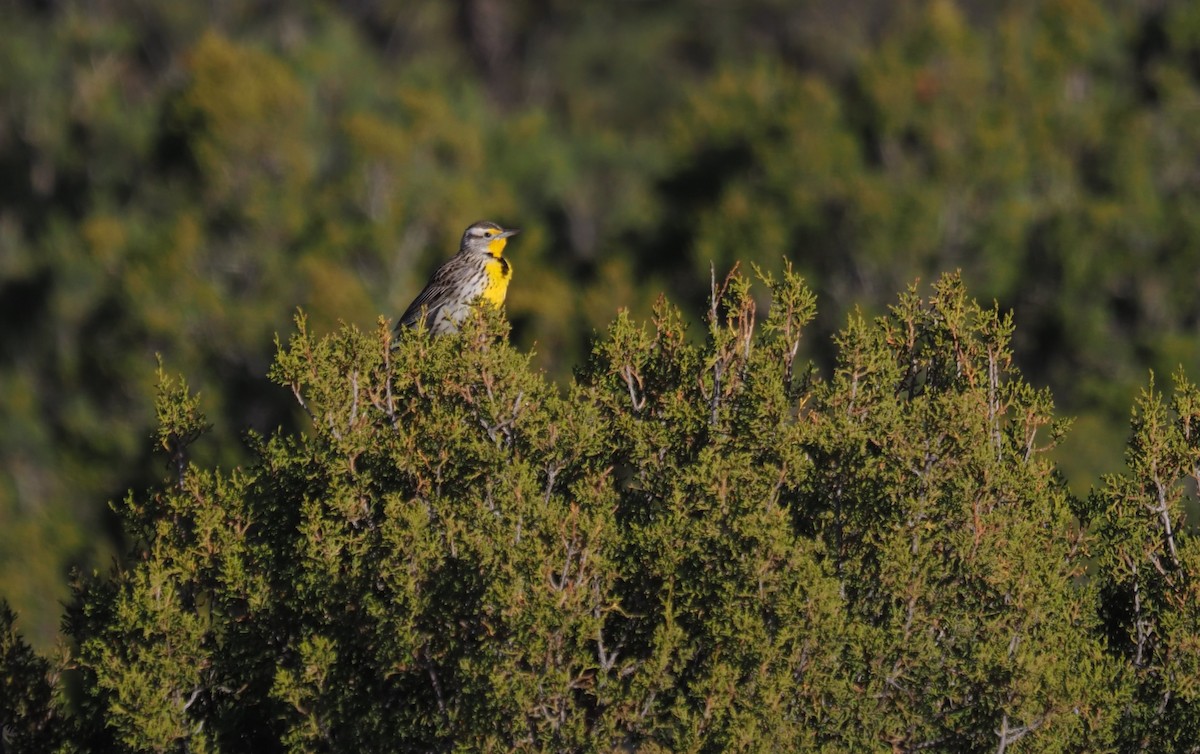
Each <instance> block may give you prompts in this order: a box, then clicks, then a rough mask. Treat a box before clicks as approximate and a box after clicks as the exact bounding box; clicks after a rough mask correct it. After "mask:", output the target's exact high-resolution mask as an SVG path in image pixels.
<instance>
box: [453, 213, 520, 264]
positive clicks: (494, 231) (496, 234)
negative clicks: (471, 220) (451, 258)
mask: <svg viewBox="0 0 1200 754" xmlns="http://www.w3.org/2000/svg"><path fill="white" fill-rule="evenodd" d="M520 232H521V230H520V229H519V228H509V229H507V230H505V229H504V228H501V227H500V226H499V225H497V224H496V223H492V222H487V221H486V220H484V221H481V222H477V223H475V224H474V225H472V226H471V227H469V228H467V230H466V232H465V233H463V237H462V245H461V246H460V250H461V251H468V250H470V251H485V252H487V253H488V254H491V255H492V256H494V257H496V258H497V259H499V258H500V255H501V254H503V253H504V247H505V245H507V244H508V239H509V237H510V236H515V235H516V234H518V233H520Z"/></svg>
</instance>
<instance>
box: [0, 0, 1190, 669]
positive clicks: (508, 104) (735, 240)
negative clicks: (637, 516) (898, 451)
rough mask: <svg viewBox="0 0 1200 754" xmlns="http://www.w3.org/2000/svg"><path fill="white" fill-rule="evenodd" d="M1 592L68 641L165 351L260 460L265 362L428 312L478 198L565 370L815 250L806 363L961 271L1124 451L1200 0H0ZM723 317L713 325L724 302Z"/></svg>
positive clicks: (215, 447) (1171, 337)
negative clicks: (71, 585) (305, 328)
mask: <svg viewBox="0 0 1200 754" xmlns="http://www.w3.org/2000/svg"><path fill="white" fill-rule="evenodd" d="M0 14H2V16H3V19H4V24H3V25H4V32H3V33H2V34H0V595H4V596H5V597H7V598H8V599H9V600H10V601H11V602H12V604H13V606H14V607H15V608H16V609H17V610H18V611H19V613H20V625H21V627H22V629H23V630H24V632H25V633H26V634H27V635H28V637H29V638H30V639H31V640H32V641H33V642H34V643H35V645H37V646H41V647H46V646H48V645H49V644H50V643H51V642H53V641H54V637H55V635H56V631H57V628H58V620H59V615H60V612H61V610H60V601H61V600H63V599H64V598H65V596H66V594H67V583H68V576H67V574H68V571H69V569H70V568H71V567H72V566H79V567H83V568H87V569H90V568H94V567H100V568H104V567H107V564H108V563H109V562H110V561H111V559H112V558H113V557H114V556H115V554H116V553H118V552H120V550H121V548H122V546H123V543H122V542H121V541H120V539H119V537H120V535H119V533H118V532H116V531H114V527H113V525H112V524H111V520H110V518H109V516H108V501H110V500H113V499H116V498H121V497H123V496H124V495H125V494H126V493H127V491H128V490H129V489H135V490H136V489H141V488H144V487H145V486H147V485H149V484H152V483H153V482H154V481H155V480H157V479H160V478H162V477H163V476H164V474H165V473H166V469H165V467H164V465H163V461H162V459H161V458H158V457H156V456H154V455H153V453H152V451H153V448H152V442H151V434H152V427H151V420H152V411H153V378H154V372H155V365H156V364H155V354H156V353H160V354H162V356H163V359H164V362H165V364H166V367H167V368H168V370H169V371H177V372H182V373H183V374H185V375H186V376H187V377H188V379H189V381H190V382H191V383H192V385H193V387H194V388H196V389H198V390H199V391H200V392H201V394H202V398H203V405H204V408H205V410H206V411H207V412H208V414H209V416H210V418H211V419H212V420H213V422H214V424H215V425H216V426H215V430H214V432H213V434H212V435H210V436H209V438H208V439H207V440H205V441H203V442H201V443H200V444H199V445H198V446H197V453H198V454H199V457H197V458H196V460H197V461H200V462H203V463H209V464H213V463H216V464H221V465H223V466H226V467H228V466H231V465H236V464H237V463H239V460H240V458H241V448H242V447H243V442H242V439H241V435H242V433H243V432H244V431H246V430H247V429H251V428H253V429H257V430H260V431H271V430H273V429H274V428H276V427H280V426H282V427H284V428H294V427H295V426H296V417H295V415H294V412H293V409H292V400H291V397H290V396H289V395H286V394H285V393H284V392H283V391H281V390H279V389H278V388H276V387H274V386H272V385H271V384H269V383H268V381H267V380H266V378H265V374H266V371H267V368H268V365H269V363H270V361H271V359H272V356H273V354H274V346H273V339H274V337H275V335H276V333H283V334H286V333H287V332H288V331H289V330H290V328H291V317H292V315H293V313H294V311H295V309H296V308H297V307H302V308H303V309H304V310H305V311H306V312H307V313H308V314H309V315H310V318H311V319H310V322H311V323H312V325H313V327H314V329H316V330H318V331H321V330H327V329H330V328H332V327H334V326H335V325H336V323H337V322H338V321H339V320H341V321H347V322H352V323H355V324H358V325H359V326H361V327H373V326H374V322H375V320H376V318H377V317H378V316H379V315H380V314H383V315H386V316H390V317H394V316H396V315H397V314H398V313H399V312H400V311H402V310H403V308H404V306H405V305H406V304H407V303H408V301H409V300H410V299H411V298H412V296H413V295H414V294H415V293H416V292H417V291H418V290H419V288H420V286H421V285H422V284H423V282H424V279H425V278H426V276H427V275H428V274H429V273H430V271H431V270H432V269H433V268H434V267H435V266H436V265H437V264H438V263H440V262H441V261H442V260H444V259H445V258H446V257H447V256H449V254H451V253H452V252H453V251H454V249H455V248H456V244H457V240H458V237H459V235H460V234H461V233H462V230H463V228H464V227H465V226H466V225H467V224H468V223H470V222H472V221H474V220H478V219H485V218H486V219H492V220H495V221H497V222H500V223H503V224H510V225H515V226H520V227H523V228H524V229H525V233H524V234H522V235H521V236H520V237H519V238H517V239H516V240H515V241H514V242H513V243H512V244H511V245H510V247H509V248H510V258H511V259H512V261H513V263H514V265H515V268H516V277H515V279H514V282H513V285H512V287H511V288H510V294H509V305H508V313H509V317H510V319H511V320H512V322H513V324H514V339H515V340H516V342H517V343H518V345H519V346H520V347H522V348H533V349H534V350H535V351H536V353H537V356H536V359H537V363H538V364H539V365H540V366H541V367H543V368H544V369H545V370H546V371H547V372H548V373H549V374H550V375H552V376H553V377H554V378H555V379H559V380H562V381H566V380H568V379H569V378H570V374H571V370H572V368H573V367H574V366H575V365H577V364H579V363H580V362H581V360H582V359H583V358H584V356H585V354H586V353H587V350H588V347H589V340H590V339H591V338H592V337H593V335H594V333H595V332H596V330H597V329H601V330H602V329H603V328H604V327H605V326H606V325H607V323H608V322H609V321H610V320H611V319H612V317H613V316H614V314H615V313H616V311H617V310H618V309H619V308H621V307H628V308H630V309H631V310H633V312H634V313H635V315H636V316H645V315H646V314H647V313H648V311H649V306H650V304H651V302H653V300H654V299H655V298H656V297H657V296H658V295H659V294H660V293H663V292H665V293H666V294H667V295H668V296H669V297H671V298H672V299H673V300H674V301H676V302H677V303H679V304H681V305H682V306H684V307H685V308H686V309H688V310H689V311H691V312H692V313H694V314H695V315H696V316H699V312H700V310H701V309H702V307H703V303H704V297H705V295H706V294H707V291H708V287H709V268H710V264H712V265H715V266H716V269H717V270H718V271H719V272H723V271H724V270H726V269H727V268H728V267H729V266H731V265H732V264H734V263H735V262H741V263H743V264H748V263H751V262H755V263H758V264H760V265H762V266H763V267H765V268H767V269H777V268H778V267H779V266H780V265H781V264H782V260H783V259H784V258H787V259H790V260H792V261H793V262H794V264H795V265H796V266H797V268H798V269H799V270H801V271H802V272H803V273H804V275H805V276H806V277H807V278H808V279H809V281H810V283H811V284H812V285H813V287H814V288H815V289H816V291H817V292H818V293H819V294H820V301H819V303H820V308H821V315H820V318H819V319H818V321H817V325H816V327H815V330H814V332H812V333H811V336H810V338H809V339H808V341H807V343H808V347H809V348H810V349H811V351H810V353H809V354H808V356H809V358H811V359H813V360H815V361H816V363H817V364H818V365H820V364H824V363H826V362H827V360H828V358H829V354H830V352H831V349H832V345H831V341H830V338H829V335H830V334H831V333H833V332H835V331H836V330H837V329H838V327H839V326H840V325H841V324H842V323H843V322H844V321H845V316H846V313H847V311H849V310H850V309H852V308H854V307H860V308H861V309H863V310H864V311H867V312H878V311H882V310H883V308H884V307H886V306H887V305H888V304H889V303H890V302H892V301H893V300H894V299H895V295H896V293H897V292H899V291H900V290H902V289H903V288H904V287H905V286H906V285H908V284H909V283H911V282H912V281H914V280H916V279H918V278H919V279H922V280H926V281H928V280H930V279H931V277H932V276H933V275H935V274H936V273H938V272H941V271H945V270H953V269H956V268H961V269H962V270H963V273H964V277H965V279H966V281H967V283H968V285H969V289H970V291H971V292H972V293H973V294H974V295H975V296H977V297H979V298H980V299H982V300H984V301H991V300H993V299H994V300H996V301H997V302H998V304H999V306H1000V307H1002V308H1004V309H1012V310H1013V311H1014V312H1015V317H1016V322H1017V343H1016V345H1017V361H1018V363H1019V365H1020V366H1021V368H1022V369H1023V370H1024V371H1025V372H1026V374H1027V375H1028V376H1029V377H1030V378H1031V380H1032V381H1033V382H1034V383H1035V384H1039V385H1049V386H1050V387H1051V388H1052V389H1053V391H1054V394H1055V396H1056V399H1057V402H1058V405H1059V407H1060V412H1061V413H1063V414H1066V415H1072V416H1076V417H1078V422H1077V424H1076V428H1075V430H1074V432H1073V433H1072V434H1071V436H1070V438H1069V440H1068V442H1067V444H1066V445H1065V446H1064V448H1063V449H1062V452H1061V463H1062V465H1063V469H1064V471H1065V472H1066V473H1067V475H1068V477H1069V478H1070V480H1071V482H1072V484H1073V485H1074V486H1075V488H1076V489H1077V490H1086V489H1087V488H1088V486H1089V485H1090V484H1091V482H1092V481H1093V480H1094V478H1095V476H1096V475H1097V474H1098V473H1099V472H1100V471H1103V470H1116V469H1117V468H1119V465H1120V463H1121V453H1122V448H1123V441H1124V436H1125V433H1126V425H1127V419H1128V413H1129V406H1130V405H1131V403H1132V399H1133V397H1134V395H1135V393H1136V390H1137V388H1138V386H1139V385H1141V384H1143V383H1144V382H1145V381H1146V377H1147V372H1148V370H1149V369H1154V370H1156V371H1158V372H1160V373H1163V374H1164V375H1165V374H1167V373H1169V372H1170V371H1171V370H1173V369H1174V368H1175V366H1176V365H1178V364H1183V365H1184V366H1185V367H1187V368H1189V369H1191V370H1192V373H1193V377H1195V374H1196V371H1195V367H1196V366H1197V359H1198V356H1200V342H1198V339H1197V320H1198V318H1200V300H1198V298H1197V295H1196V291H1197V283H1198V282H1200V4H1196V3H1185V2H1180V3H1170V2H1151V1H1149V0H1141V1H1139V2H1129V1H1128V0H1123V1H1116V0H1113V1H1110V2H1101V1H1099V0H1047V1H1042V0H1012V1H1010V2H982V1H981V2H957V3H956V2H951V1H950V0H935V1H933V2H912V3H892V2H886V1H885V0H812V1H810V2H803V1H802V0H742V1H741V2H718V1H716V0H708V1H703V0H657V1H651V0H606V1H600V0H595V1H592V2H580V1H578V0H457V1H456V2H450V1H448V0H423V1H414V0H358V1H356V2H355V1H352V2H344V3H325V2H316V1H314V0H301V1H300V2H288V3H280V2H247V1H244V0H243V1H239V0H230V1H223V0H214V1H213V2H205V3H179V2H168V1H167V0H161V1H159V2H151V1H149V0H141V1H136V0H109V1H104V0H100V1H98V2H88V3H69V2H49V1H47V2H21V1H17V2H13V1H10V0H2V1H0ZM696 329H697V330H699V328H696Z"/></svg>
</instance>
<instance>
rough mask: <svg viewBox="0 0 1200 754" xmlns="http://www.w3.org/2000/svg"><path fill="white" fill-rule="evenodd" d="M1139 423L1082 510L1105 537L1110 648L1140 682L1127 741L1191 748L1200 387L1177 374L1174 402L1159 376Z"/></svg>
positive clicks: (1196, 703)
mask: <svg viewBox="0 0 1200 754" xmlns="http://www.w3.org/2000/svg"><path fill="white" fill-rule="evenodd" d="M1152 377H1153V376H1152ZM1131 424H1132V430H1133V431H1132V435H1131V437H1130V441H1129V448H1128V451H1127V452H1126V463H1127V465H1128V471H1127V472H1126V473H1123V474H1113V475H1110V476H1107V477H1106V478H1105V480H1104V485H1103V487H1101V488H1100V489H1098V490H1096V491H1094V492H1093V494H1092V495H1091V497H1090V498H1089V500H1088V504H1087V506H1086V507H1085V510H1084V515H1085V517H1087V518H1088V519H1090V520H1092V521H1094V526H1095V528H1096V531H1097V534H1098V536H1099V543H1098V547H1097V548H1096V554H1095V556H1096V561H1097V563H1096V568H1095V574H1096V581H1097V582H1098V586H1099V588H1100V590H1101V594H1102V597H1103V601H1102V603H1101V607H1102V611H1103V615H1104V617H1105V628H1106V631H1107V634H1108V642H1109V648H1110V650H1111V651H1112V652H1113V653H1114V654H1115V655H1117V656H1119V657H1120V658H1121V659H1122V660H1124V661H1125V663H1126V664H1127V667H1128V669H1129V674H1130V676H1131V679H1132V682H1133V683H1134V685H1135V691H1134V699H1133V703H1131V704H1130V705H1129V706H1128V707H1126V708H1125V709H1124V710H1123V714H1122V716H1121V727H1120V729H1119V730H1120V735H1121V741H1122V744H1123V746H1124V748H1125V749H1126V750H1129V749H1138V750H1141V751H1152V752H1168V751H1183V750H1186V748H1187V747H1189V746H1193V745H1194V744H1195V741H1196V740H1197V738H1198V737H1200V644H1197V641H1196V636H1197V631H1198V630H1200V586H1198V582H1197V571H1198V569H1200V549H1198V545H1197V542H1196V538H1195V536H1194V531H1195V527H1194V525H1193V526H1191V527H1187V526H1185V523H1184V503H1185V499H1186V498H1185V491H1186V490H1188V489H1190V490H1195V489H1196V483H1197V481H1200V390H1198V389H1197V387H1196V385H1194V384H1193V383H1191V382H1190V381H1189V380H1188V379H1187V378H1186V377H1185V376H1184V375H1183V373H1182V372H1180V373H1178V374H1177V375H1176V377H1175V395H1174V398H1173V399H1172V401H1171V404H1170V406H1169V407H1168V405H1167V403H1166V402H1165V400H1164V398H1163V395H1162V393H1161V392H1160V391H1158V390H1156V389H1155V385H1154V381H1153V379H1151V383H1150V386H1149V387H1148V388H1147V389H1146V390H1144V391H1142V394H1141V396H1140V398H1139V399H1138V402H1137V405H1136V406H1135V407H1134V410H1133V418H1132V422H1131Z"/></svg>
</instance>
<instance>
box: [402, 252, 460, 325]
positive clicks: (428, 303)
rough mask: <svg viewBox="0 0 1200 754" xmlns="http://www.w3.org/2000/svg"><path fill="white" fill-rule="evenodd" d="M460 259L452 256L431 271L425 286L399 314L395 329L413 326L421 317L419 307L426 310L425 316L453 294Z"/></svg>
mask: <svg viewBox="0 0 1200 754" xmlns="http://www.w3.org/2000/svg"><path fill="white" fill-rule="evenodd" d="M461 262H462V260H461V259H460V258H459V257H457V256H456V257H452V258H451V259H450V260H449V261H447V262H446V263H445V264H443V265H442V266H441V267H439V268H437V272H434V273H433V277H432V278H430V279H429V282H428V283H427V284H426V285H425V288H424V289H422V290H421V292H420V293H418V294H417V297H416V298H415V299H413V302H412V303H411V304H409V305H408V308H407V309H405V310H404V314H403V315H401V317H400V321H399V322H398V323H397V324H396V327H397V329H398V328H401V327H415V326H416V324H417V320H419V319H420V318H421V309H422V308H424V309H425V310H426V316H427V317H428V316H429V315H433V314H436V313H437V310H438V309H439V308H440V307H441V306H442V305H443V304H445V303H446V301H447V300H448V299H450V298H451V297H453V296H454V294H455V289H456V288H457V286H458V284H459V283H458V281H457V280H456V278H457V277H458V275H457V274H456V270H457V269H458V268H459V267H461V266H462V264H461Z"/></svg>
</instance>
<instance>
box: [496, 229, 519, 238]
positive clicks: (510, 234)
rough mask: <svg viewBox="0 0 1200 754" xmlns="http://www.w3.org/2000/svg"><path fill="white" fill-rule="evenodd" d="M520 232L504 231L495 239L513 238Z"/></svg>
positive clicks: (517, 230) (516, 230)
mask: <svg viewBox="0 0 1200 754" xmlns="http://www.w3.org/2000/svg"><path fill="white" fill-rule="evenodd" d="M520 232H521V229H520V228H509V229H508V230H506V231H504V232H503V233H501V234H500V235H498V236H496V238H508V237H509V236H515V235H517V234H518V233H520Z"/></svg>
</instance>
